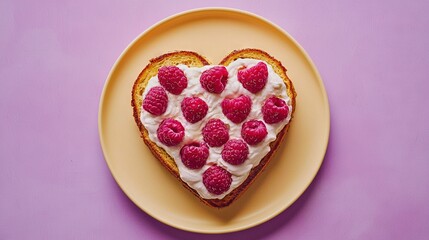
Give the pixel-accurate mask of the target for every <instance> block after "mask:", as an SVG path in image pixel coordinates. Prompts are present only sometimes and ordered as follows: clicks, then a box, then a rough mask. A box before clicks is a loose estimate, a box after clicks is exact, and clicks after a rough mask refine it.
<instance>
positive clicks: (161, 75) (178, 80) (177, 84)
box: [158, 66, 188, 95]
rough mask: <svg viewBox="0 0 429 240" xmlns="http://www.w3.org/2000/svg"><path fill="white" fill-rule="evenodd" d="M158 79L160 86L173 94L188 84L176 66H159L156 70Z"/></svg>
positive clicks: (177, 93)
mask: <svg viewBox="0 0 429 240" xmlns="http://www.w3.org/2000/svg"><path fill="white" fill-rule="evenodd" d="M158 80H159V83H160V84H161V86H163V87H164V88H165V89H166V90H167V91H169V92H170V93H172V94H175V95H179V94H180V93H181V92H182V91H183V89H185V88H186V87H187V86H188V79H187V78H186V76H185V73H183V71H182V70H180V68H178V67H176V66H164V67H161V68H160V69H159V70H158Z"/></svg>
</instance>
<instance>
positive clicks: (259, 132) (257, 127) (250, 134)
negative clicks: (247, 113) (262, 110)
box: [241, 120, 268, 145]
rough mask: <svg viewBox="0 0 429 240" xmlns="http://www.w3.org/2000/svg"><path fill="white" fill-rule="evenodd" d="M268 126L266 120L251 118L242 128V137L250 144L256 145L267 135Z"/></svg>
mask: <svg viewBox="0 0 429 240" xmlns="http://www.w3.org/2000/svg"><path fill="white" fill-rule="evenodd" d="M267 134H268V132H267V128H266V127H265V124H264V122H262V121H259V120H250V121H247V122H245V123H243V126H242V128H241V137H242V138H243V139H244V141H246V142H247V144H249V145H255V144H258V143H260V142H261V141H262V140H264V138H265V136H267Z"/></svg>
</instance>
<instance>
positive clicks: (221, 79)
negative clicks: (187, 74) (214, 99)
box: [200, 66, 228, 93]
mask: <svg viewBox="0 0 429 240" xmlns="http://www.w3.org/2000/svg"><path fill="white" fill-rule="evenodd" d="M227 81H228V71H227V70H226V68H225V67H224V66H216V67H212V68H210V69H207V70H205V71H204V72H203V73H202V74H201V77H200V83H201V86H202V87H203V88H204V89H205V90H207V92H210V93H221V92H222V91H223V90H224V89H225V85H226V82H227Z"/></svg>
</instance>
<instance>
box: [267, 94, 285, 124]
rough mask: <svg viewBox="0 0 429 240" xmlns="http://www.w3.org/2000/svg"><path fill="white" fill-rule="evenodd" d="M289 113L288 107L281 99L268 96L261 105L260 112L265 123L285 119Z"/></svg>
mask: <svg viewBox="0 0 429 240" xmlns="http://www.w3.org/2000/svg"><path fill="white" fill-rule="evenodd" d="M288 113H289V108H288V106H287V105H286V102H285V101H284V100H283V99H280V98H277V97H274V96H273V97H270V98H268V99H267V100H266V101H265V102H264V105H263V106H262V114H263V117H264V121H265V122H266V123H269V124H271V123H278V122H280V121H282V120H283V119H285V118H286V117H287V115H288Z"/></svg>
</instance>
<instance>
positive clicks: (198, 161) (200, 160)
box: [180, 142, 209, 169]
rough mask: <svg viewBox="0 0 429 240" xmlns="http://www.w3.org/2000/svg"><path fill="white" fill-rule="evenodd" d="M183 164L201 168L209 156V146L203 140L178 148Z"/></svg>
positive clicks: (191, 167)
mask: <svg viewBox="0 0 429 240" xmlns="http://www.w3.org/2000/svg"><path fill="white" fill-rule="evenodd" d="M180 157H181V158H182V162H183V164H185V166H186V167H188V168H190V169H200V168H202V167H203V166H204V165H205V164H206V161H207V158H208V157H209V147H208V146H207V144H206V143H204V142H193V143H190V144H186V145H185V146H183V147H182V149H181V150H180Z"/></svg>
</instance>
